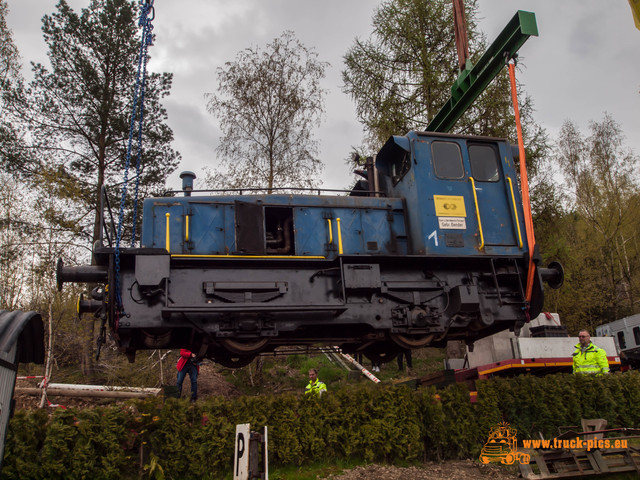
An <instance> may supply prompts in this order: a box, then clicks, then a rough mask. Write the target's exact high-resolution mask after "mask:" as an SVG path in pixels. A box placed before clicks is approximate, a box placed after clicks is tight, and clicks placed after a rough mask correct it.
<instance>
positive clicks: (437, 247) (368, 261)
mask: <svg viewBox="0 0 640 480" xmlns="http://www.w3.org/2000/svg"><path fill="white" fill-rule="evenodd" d="M513 152H514V149H512V147H511V145H510V144H509V143H508V142H507V141H506V140H504V139H499V138H489V137H475V136H462V135H452V134H442V133H434V132H409V133H408V134H407V135H406V136H394V137H391V138H390V139H389V140H388V141H387V143H386V144H385V145H384V146H383V148H382V149H381V150H380V152H379V153H378V155H377V156H376V157H375V167H374V166H373V165H369V169H368V175H367V182H360V189H359V190H353V191H352V192H351V195H346V194H341V195H321V194H319V195H312V194H256V195H252V194H221V193H220V194H215V195H213V194H211V192H209V193H208V194H207V195H202V194H199V193H198V192H193V191H192V181H193V175H192V174H189V173H188V172H185V173H183V175H182V176H183V178H184V180H185V183H184V185H183V189H184V191H183V192H181V193H179V194H175V195H174V196H167V197H162V198H149V199H146V200H145V201H144V207H143V221H142V231H141V246H140V247H139V248H120V249H118V250H117V251H116V249H114V248H112V247H109V246H101V245H97V246H96V248H95V249H94V258H95V263H96V265H93V266H80V267H67V266H63V265H62V263H59V265H58V282H59V285H60V286H61V285H62V283H63V282H67V281H73V282H96V283H99V284H100V286H98V287H97V288H95V289H94V290H93V291H92V298H91V299H88V300H85V299H81V301H80V302H79V311H80V312H92V313H94V314H95V315H96V316H97V317H99V318H101V319H102V320H103V322H106V323H108V325H109V327H110V330H111V334H112V336H113V338H114V339H115V341H116V342H117V344H118V346H119V347H120V348H121V349H122V351H124V352H125V353H127V354H128V355H129V356H130V358H131V359H132V358H134V355H135V352H136V351H137V350H139V349H152V348H153V349H155V348H179V347H184V348H189V349H191V350H192V351H197V352H200V355H201V356H204V357H209V358H213V359H214V360H215V361H217V362H219V363H221V364H223V365H227V366H230V367H239V366H243V365H246V364H247V363H249V362H250V361H251V360H252V359H253V358H255V356H256V355H257V354H259V353H260V352H264V351H270V350H273V349H275V348H277V347H279V346H283V345H311V344H330V345H340V346H341V347H342V348H343V350H345V351H348V352H362V353H364V354H365V355H366V356H367V357H369V358H371V359H372V360H374V361H376V362H383V361H388V360H390V359H391V358H393V357H394V356H395V355H396V354H397V352H398V351H399V350H401V349H407V348H409V349H411V348H420V347H425V346H443V345H445V344H446V342H447V341H448V340H464V341H466V342H467V343H469V344H472V343H473V341H474V340H476V339H478V338H481V337H484V336H487V335H490V334H493V333H495V332H498V331H501V330H505V329H511V330H518V329H519V328H520V327H521V326H522V325H524V323H525V322H526V321H527V319H528V318H529V317H531V318H535V317H536V316H537V315H538V313H539V312H540V311H541V309H542V305H543V288H542V281H543V280H544V281H547V282H548V283H549V284H550V285H551V286H552V287H558V286H560V285H561V283H562V278H563V272H562V267H561V266H560V265H559V264H557V263H553V264H552V265H550V266H549V267H548V268H540V267H538V266H537V265H538V263H539V261H538V259H537V258H536V261H535V262H534V263H533V265H534V268H535V270H536V271H535V275H533V276H532V278H533V286H532V294H531V300H530V301H527V300H526V294H525V291H526V283H527V274H528V270H529V265H530V262H529V260H530V252H529V249H528V246H527V245H528V243H527V238H526V231H525V228H524V213H523V208H522V200H521V197H520V193H519V189H518V187H517V186H518V179H517V176H516V171H515V168H514V153H513ZM516 152H517V150H516ZM196 193H198V194H197V195H196Z"/></svg>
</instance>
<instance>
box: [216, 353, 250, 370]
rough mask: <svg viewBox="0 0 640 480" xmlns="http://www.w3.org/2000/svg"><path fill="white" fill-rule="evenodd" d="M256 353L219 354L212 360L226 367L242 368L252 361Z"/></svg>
mask: <svg viewBox="0 0 640 480" xmlns="http://www.w3.org/2000/svg"><path fill="white" fill-rule="evenodd" d="M256 357H257V355H233V354H229V355H224V354H220V355H218V356H216V357H214V358H213V361H214V362H216V363H219V364H220V365H222V366H223V367H227V368H242V367H246V366H247V365H249V364H250V363H251V362H253V359H254V358H256Z"/></svg>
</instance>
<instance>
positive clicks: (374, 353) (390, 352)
mask: <svg viewBox="0 0 640 480" xmlns="http://www.w3.org/2000/svg"><path fill="white" fill-rule="evenodd" d="M362 354H363V355H364V356H365V357H367V358H368V359H369V360H371V361H372V362H373V363H377V364H382V363H387V362H390V361H391V360H393V359H394V358H396V357H397V356H398V347H396V346H395V345H394V344H393V343H389V342H377V343H374V344H373V345H371V346H370V347H367V348H366V349H364V350H362Z"/></svg>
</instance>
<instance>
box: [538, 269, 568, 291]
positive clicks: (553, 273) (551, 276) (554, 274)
mask: <svg viewBox="0 0 640 480" xmlns="http://www.w3.org/2000/svg"><path fill="white" fill-rule="evenodd" d="M538 271H539V272H540V276H541V277H542V281H543V282H547V284H548V285H549V287H551V288H554V289H556V288H560V287H561V286H562V284H563V283H564V268H562V265H561V264H560V263H558V262H551V263H550V264H549V266H548V267H547V268H538Z"/></svg>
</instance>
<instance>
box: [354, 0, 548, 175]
mask: <svg viewBox="0 0 640 480" xmlns="http://www.w3.org/2000/svg"><path fill="white" fill-rule="evenodd" d="M477 14H478V2H477V0H473V1H467V2H465V15H466V24H467V25H466V30H467V35H468V38H469V50H470V53H471V59H470V60H471V61H472V62H477V61H478V60H479V58H480V57H481V55H482V54H483V53H484V52H485V50H486V49H487V47H488V45H487V41H486V39H485V36H484V34H483V33H482V32H481V31H480V30H479V28H478V25H477ZM453 30H454V20H453V8H452V2H451V1H449V0H432V1H428V2H426V1H424V0H386V1H384V2H382V3H381V4H380V6H379V7H378V8H377V9H376V12H375V13H374V16H373V18H372V32H371V37H370V38H369V39H367V40H360V39H355V40H354V44H353V46H352V47H351V48H350V49H349V50H348V51H347V53H346V54H345V56H344V63H345V69H344V70H343V72H342V79H343V81H344V85H345V87H344V90H345V92H346V93H347V94H349V95H350V96H351V98H352V99H353V100H354V101H355V104H356V112H357V115H358V118H359V120H360V122H362V123H363V125H364V126H365V128H366V130H367V131H368V133H369V136H370V138H371V140H372V141H373V143H374V144H375V145H378V146H379V145H381V144H382V143H383V142H385V141H386V140H387V139H388V138H389V136H390V135H399V134H404V133H405V132H407V131H408V130H424V129H425V128H426V126H427V125H428V123H429V122H430V121H431V120H432V119H433V117H434V116H435V115H436V113H437V112H438V111H439V110H440V108H441V107H443V106H444V104H445V102H446V101H447V99H448V98H449V97H450V95H451V90H450V89H451V86H452V85H453V83H454V81H455V80H456V78H457V77H458V73H459V70H458V61H457V58H456V48H455V44H454V42H453V39H454V31H453ZM519 97H520V114H521V117H522V123H523V130H524V137H525V144H526V145H527V158H528V159H529V161H528V164H529V166H531V167H535V161H536V160H537V159H538V158H540V157H542V156H543V155H544V153H545V152H546V150H547V148H548V145H547V143H548V141H547V138H546V133H545V132H544V130H543V129H541V128H540V127H539V126H538V125H536V124H535V123H534V121H533V118H532V113H533V106H532V101H531V98H530V97H528V96H526V95H524V94H523V93H522V92H520V94H519ZM511 108H512V106H511V97H510V84H509V77H508V75H507V74H506V72H502V73H501V74H500V75H498V77H497V78H496V79H495V80H494V81H493V82H492V83H491V84H490V85H489V86H488V87H487V88H486V89H485V91H484V92H483V93H482V95H480V97H479V98H478V99H477V100H476V101H475V102H474V104H473V105H472V106H471V108H470V109H469V110H467V112H466V113H465V114H464V116H463V117H462V118H461V119H460V120H459V121H458V122H457V124H456V125H455V127H454V128H453V129H452V131H453V132H454V133H462V134H465V135H488V136H496V137H505V138H509V139H511V141H512V143H515V141H516V130H515V120H514V118H513V114H512V113H511Z"/></svg>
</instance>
